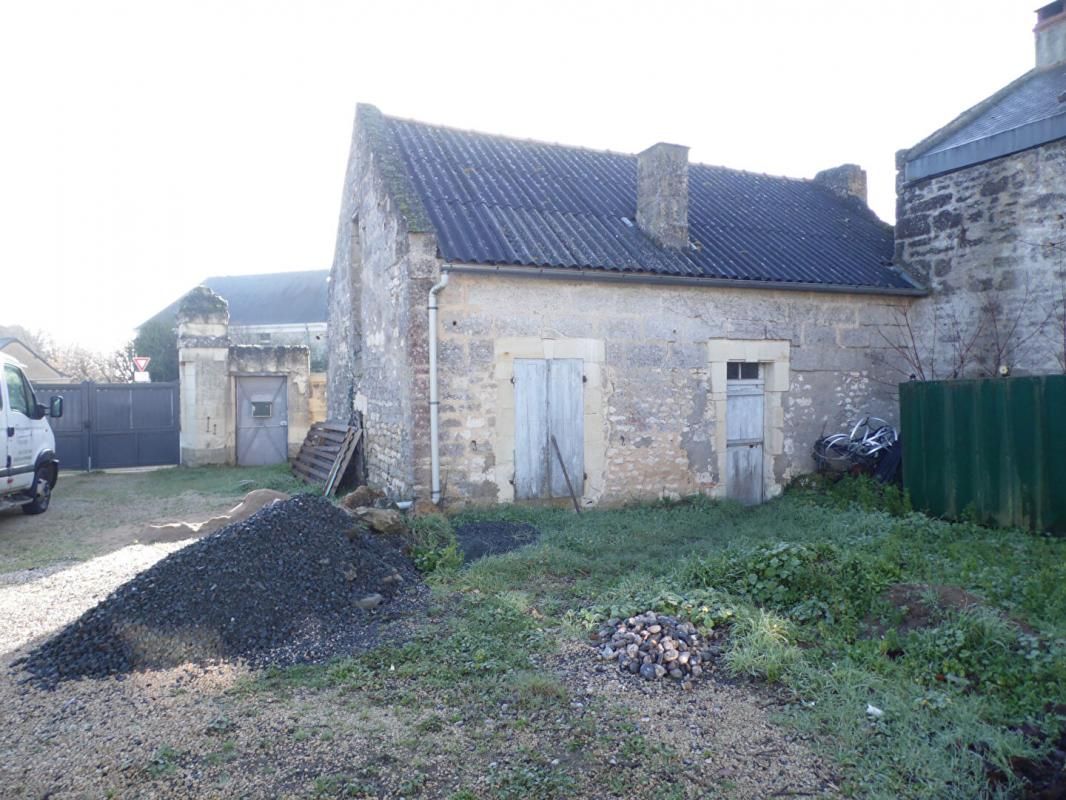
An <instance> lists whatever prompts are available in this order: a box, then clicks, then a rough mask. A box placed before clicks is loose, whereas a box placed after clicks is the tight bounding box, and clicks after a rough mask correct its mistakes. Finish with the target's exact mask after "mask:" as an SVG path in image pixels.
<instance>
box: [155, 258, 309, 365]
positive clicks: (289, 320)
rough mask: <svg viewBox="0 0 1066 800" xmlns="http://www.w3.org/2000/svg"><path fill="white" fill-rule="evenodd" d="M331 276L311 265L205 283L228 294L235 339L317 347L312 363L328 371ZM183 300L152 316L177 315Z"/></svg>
mask: <svg viewBox="0 0 1066 800" xmlns="http://www.w3.org/2000/svg"><path fill="white" fill-rule="evenodd" d="M328 280H329V271H328V270H307V271H302V272H275V273H268V274H264V275H220V276H217V277H213V278H207V279H205V280H204V281H202V282H201V285H202V286H206V287H207V288H209V289H211V290H212V291H213V292H215V293H216V294H218V295H220V296H221V297H224V298H225V299H226V302H227V303H228V305H229V314H230V321H229V337H230V340H231V341H232V342H233V343H234V344H247V345H304V346H305V347H307V348H308V349H309V350H310V351H311V368H312V369H313V370H316V371H324V370H325V368H326V352H327V337H326V321H327V316H328V314H327V308H326V304H327V291H328V288H327V282H328ZM180 302H181V300H180V299H178V300H175V301H174V302H173V303H171V304H170V305H169V306H167V307H166V308H164V309H163V310H162V311H160V312H159V313H157V314H155V315H154V316H153V317H152V318H151V319H153V320H155V319H165V320H167V321H173V320H175V318H176V315H177V312H178V304H179V303H180ZM143 324H144V323H142V326H143Z"/></svg>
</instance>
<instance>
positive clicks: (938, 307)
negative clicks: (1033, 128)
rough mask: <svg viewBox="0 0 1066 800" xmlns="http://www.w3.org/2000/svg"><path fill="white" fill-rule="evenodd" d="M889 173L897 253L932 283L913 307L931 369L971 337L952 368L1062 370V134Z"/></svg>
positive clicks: (1065, 190) (946, 365) (951, 358)
mask: <svg viewBox="0 0 1066 800" xmlns="http://www.w3.org/2000/svg"><path fill="white" fill-rule="evenodd" d="M904 160H905V153H901V154H900V157H899V162H900V166H901V167H902V164H903V162H904ZM898 180H899V182H898V187H897V188H898V194H897V222H896V261H897V263H899V264H901V265H903V266H904V267H906V268H907V269H909V270H910V271H911V272H912V273H914V274H916V275H917V276H918V277H920V278H921V279H922V280H923V281H925V282H927V283H928V285H929V286H930V288H931V289H932V294H931V296H930V298H929V299H927V300H923V301H922V302H920V303H919V304H918V305H917V307H916V312H917V314H918V317H919V318H920V323H919V325H918V326H917V327H918V328H919V346H920V349H921V350H922V352H923V353H924V357H925V359H926V361H927V362H929V363H931V364H935V366H936V369H935V372H936V375H935V377H950V376H951V374H952V372H953V368H954V366H955V365H956V364H957V363H958V362H959V358H958V356H957V351H958V350H959V347H960V342H961V346H962V347H966V346H967V345H969V344H970V343H971V341H972V347H971V348H970V354H969V356H968V357H967V358H966V359H965V361H966V364H965V368H964V369H963V370H962V373H961V375H979V374H995V372H996V371H997V369H998V367H999V366H1000V365H1001V364H1002V365H1005V366H1007V367H1009V368H1011V370H1012V371H1013V372H1015V373H1016V374H1024V373H1045V372H1061V371H1063V370H1066V353H1064V344H1066V342H1064V338H1066V337H1064V334H1063V331H1064V327H1063V301H1064V299H1066V217H1064V214H1063V211H1064V207H1066V141H1059V142H1054V143H1051V144H1047V145H1043V146H1041V147H1038V148H1034V149H1031V150H1027V151H1025V152H1022V153H1016V154H1014V155H1010V156H1006V157H1004V158H1000V159H996V160H994V161H989V162H986V163H984V164H978V165H975V166H972V167H968V168H966V169H962V170H959V171H957V172H952V173H949V174H947V175H940V176H936V177H932V178H928V179H925V180H921V181H918V182H915V183H911V184H907V183H906V182H904V181H903V179H902V173H901V174H900V177H899V179H898ZM926 377H934V376H933V375H927V376H926Z"/></svg>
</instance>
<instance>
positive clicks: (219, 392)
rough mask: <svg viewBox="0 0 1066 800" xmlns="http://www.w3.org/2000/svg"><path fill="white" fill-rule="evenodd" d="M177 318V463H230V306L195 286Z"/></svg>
mask: <svg viewBox="0 0 1066 800" xmlns="http://www.w3.org/2000/svg"><path fill="white" fill-rule="evenodd" d="M177 321H178V378H179V380H180V381H181V463H182V464H183V465H184V466H189V467H197V466H202V465H204V464H226V463H229V462H231V461H232V459H231V457H230V453H229V445H230V442H231V441H232V438H233V437H232V433H231V431H230V426H231V417H232V413H231V409H232V407H233V401H232V398H231V397H230V376H229V348H230V339H229V306H228V304H227V303H226V301H225V300H223V299H222V298H221V297H220V296H219V295H217V294H215V293H214V292H213V291H211V290H210V289H208V288H207V287H206V286H197V287H196V288H195V289H193V290H192V291H191V292H189V293H188V294H187V295H185V297H183V298H182V300H181V304H180V305H179V306H178V315H177Z"/></svg>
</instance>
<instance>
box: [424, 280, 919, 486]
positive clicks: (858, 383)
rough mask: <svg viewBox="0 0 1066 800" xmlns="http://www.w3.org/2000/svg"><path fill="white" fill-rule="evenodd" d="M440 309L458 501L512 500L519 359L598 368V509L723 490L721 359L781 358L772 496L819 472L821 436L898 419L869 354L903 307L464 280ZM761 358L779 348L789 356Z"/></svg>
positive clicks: (447, 466)
mask: <svg viewBox="0 0 1066 800" xmlns="http://www.w3.org/2000/svg"><path fill="white" fill-rule="evenodd" d="M440 304H441V312H440V334H441V338H440V350H439V356H440V385H441V454H442V455H441V464H442V467H441V469H442V479H443V482H444V484H445V492H446V495H445V497H446V499H447V500H449V501H453V502H454V501H478V502H497V501H507V500H510V499H512V498H513V488H512V487H511V485H510V481H511V478H512V475H513V466H512V464H511V462H512V461H513V454H512V453H511V452H508V451H507V448H508V447H513V441H512V440H507V438H506V432H507V429H508V427H509V426H513V419H511V417H513V407H509V406H508V398H509V397H510V396H511V395H512V394H513V388H512V387H511V385H510V375H511V374H512V367H511V362H512V361H513V358H514V357H516V356H517V357H523V356H529V355H539V357H553V356H554V357H584V358H585V360H586V363H587V365H590V366H592V367H594V368H593V369H591V370H590V369H586V378H587V379H588V380H589V383H588V384H586V387H585V404H586V407H585V414H586V417H585V426H586V439H585V444H586V447H585V462H586V469H587V471H588V480H587V481H586V494H585V498H586V500H587V501H588V502H600V501H605V502H621V501H625V500H629V499H634V498H648V497H660V496H678V495H686V494H692V493H699V492H702V493H706V494H711V495H720V494H722V492H723V490H724V487H723V485H722V474H721V471H722V455H723V453H722V450H723V445H724V431H723V430H721V429H720V426H719V424H718V423H719V416H720V414H721V413H722V410H723V408H724V406H723V405H722V403H723V402H724V386H723V384H724V360H734V359H737V360H744V359H750V360H758V361H761V362H765V363H767V364H772V363H774V361H775V359H776V360H777V363H778V364H781V363H784V364H785V366H784V367H783V368H781V369H777V370H776V375H775V376H774V377H773V378H770V377H767V392H768V395H767V397H768V400H767V405H768V408H767V445H766V452H767V458H766V461H767V476H766V477H767V481H766V489H767V493H768V494H771V495H772V494H773V493H775V492H776V491H779V490H780V488H781V486H783V484H785V483H786V482H787V481H788V480H789V479H791V478H792V477H793V476H795V475H796V474H799V473H801V472H806V471H809V470H810V469H811V468H812V462H811V458H810V451H811V446H812V445H813V443H814V441H815V439H817V438H818V437H819V436H821V435H822V434H823V433H824V432H831V431H836V430H840V429H843V428H844V427H845V425H846V424H847V423H848V422H850V421H854V420H855V419H856V418H857V417H858V416H860V415H862V414H864V413H875V414H878V415H880V416H884V417H886V418H889V419H892V418H894V416H895V407H896V402H895V387H894V385H893V382H894V380H895V379H894V377H893V376H892V375H890V374H885V373H884V372H883V371H879V370H878V367H877V363H878V362H877V360H876V359H871V354H874V355H877V354H878V353H880V352H881V350H882V349H883V348H884V346H885V345H884V341H883V338H882V336H881V334H880V331H881V329H882V328H883V326H885V325H889V324H891V323H892V320H894V318H895V315H896V313H897V311H896V310H895V309H902V308H906V307H907V304H908V301H907V300H905V299H902V298H890V297H880V296H873V295H844V294H831V293H803V292H783V291H763V290H744V289H722V288H702V287H687V286H686V287H667V286H658V285H651V284H642V285H618V284H608V283H588V282H579V281H570V280H549V279H534V278H521V277H502V276H489V275H485V276H482V275H469V274H453V275H452V276H451V280H450V283H449V286H448V287H447V288H446V289H445V290H444V291H443V292H441V294H440ZM529 348H532V350H530V349H529ZM538 349H539V353H536V352H534V351H536V350H538ZM760 349H761V350H767V349H769V350H773V351H774V352H782V351H783V352H784V353H785V355H784V356H783V359H784V362H782V361H781V358H782V357H781V356H776V355H767V356H762V355H759V354H758V353H759V352H760ZM712 351H714V352H712ZM597 353H602V355H597ZM715 353H719V354H718V355H716V354H715ZM753 353H754V355H752V354H753ZM713 363H720V364H722V366H721V368H720V369H721V374H720V375H716V372H715V368H714V367H713V366H712V364H713ZM775 382H776V384H778V385H777V386H776V387H774V386H772V385H771V384H772V383H775ZM775 389H776V390H777V397H776V398H775V401H776V403H777V406H776V408H775V407H774V402H773V401H771V399H770V396H769V395H770V393H771V392H773V391H774V390H775ZM508 415H510V417H509V416H508ZM775 430H777V431H778V437H779V441H777V442H776V443H775V442H774V441H772V439H773V438H774V437H773V434H774V431H775ZM501 445H502V446H503V450H502V451H501V449H500V448H501Z"/></svg>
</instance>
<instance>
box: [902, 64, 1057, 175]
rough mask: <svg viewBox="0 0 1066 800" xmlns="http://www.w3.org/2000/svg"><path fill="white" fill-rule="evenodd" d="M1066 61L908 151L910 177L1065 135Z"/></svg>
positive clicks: (1020, 83)
mask: <svg viewBox="0 0 1066 800" xmlns="http://www.w3.org/2000/svg"><path fill="white" fill-rule="evenodd" d="M1064 96H1066V63H1064V64H1059V65H1057V66H1054V67H1049V68H1047V69H1042V70H1034V71H1032V72H1029V73H1026V74H1025V75H1023V76H1022V77H1021V78H1019V79H1018V80H1016V81H1014V82H1012V83H1011V84H1009V85H1007V86H1005V87H1004V88H1003V89H1000V90H999V91H998V92H996V93H995V94H994V95H992V96H991V97H989V98H988V99H986V100H984V101H982V102H981V103H978V104H977V105H976V106H974V107H973V108H971V109H970V110H968V111H966V112H964V113H963V114H962V115H960V116H959V117H958V118H957V119H956V120H955V121H953V122H951V123H950V124H948V125H947V126H946V127H944V128H942V129H941V130H940V131H938V132H937V133H934V134H933V135H932V136H930V137H929V138H928V139H926V140H925V141H924V142H921V143H919V144H918V145H917V146H916V147H914V148H913V149H912V150H911V151H910V152H909V153H907V179H908V180H918V179H920V178H925V177H928V176H930V175H937V174H941V173H945V172H952V171H954V170H957V169H961V168H963V167H967V166H970V165H972V164H979V163H981V162H982V161H989V160H991V159H993V158H1000V157H1002V156H1005V155H1010V154H1011V153H1017V152H1021V151H1022V150H1027V149H1029V148H1030V147H1036V146H1039V145H1041V144H1045V143H1047V142H1051V141H1055V140H1057V139H1061V138H1063V137H1064V136H1066V102H1063V101H1062V100H1060V98H1062V97H1064Z"/></svg>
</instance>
